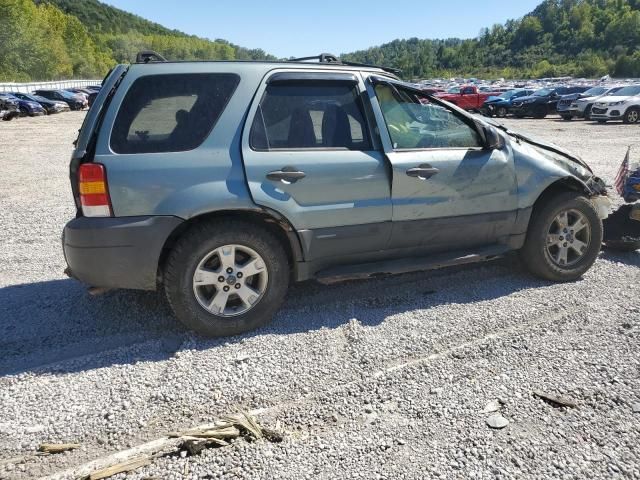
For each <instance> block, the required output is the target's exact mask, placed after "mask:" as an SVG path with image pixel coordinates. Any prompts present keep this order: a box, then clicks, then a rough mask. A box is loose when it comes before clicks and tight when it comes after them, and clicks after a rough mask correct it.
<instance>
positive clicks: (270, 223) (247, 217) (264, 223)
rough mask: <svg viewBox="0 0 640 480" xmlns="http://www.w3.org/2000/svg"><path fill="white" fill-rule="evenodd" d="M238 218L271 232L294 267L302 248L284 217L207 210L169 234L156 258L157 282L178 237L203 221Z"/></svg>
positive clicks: (264, 213) (300, 256) (265, 213)
mask: <svg viewBox="0 0 640 480" xmlns="http://www.w3.org/2000/svg"><path fill="white" fill-rule="evenodd" d="M231 218H233V219H240V220H243V221H245V222H247V223H253V224H255V225H256V226H257V227H259V228H264V229H266V230H268V231H269V232H271V233H273V234H274V235H275V236H276V238H278V240H280V242H281V243H282V245H283V246H284V248H285V251H286V253H287V258H288V260H289V265H290V266H291V267H294V266H295V265H296V262H297V261H298V260H301V259H302V249H301V246H300V240H299V239H298V235H297V234H296V232H295V230H294V229H293V227H292V226H291V225H290V224H289V222H287V221H286V220H284V219H278V218H276V217H275V216H273V215H270V214H269V213H267V212H263V211H257V210H256V211H253V210H222V211H216V212H209V213H205V214H202V215H198V216H196V217H193V218H190V219H188V220H186V221H185V222H183V223H181V224H180V225H179V226H178V227H177V228H176V229H175V230H174V231H173V232H171V235H169V237H168V238H167V240H166V242H165V243H164V246H163V247H162V251H161V252H160V259H159V260H158V275H157V278H158V283H161V282H162V278H163V276H164V267H165V264H166V262H167V258H168V257H169V253H170V252H171V250H172V249H173V247H174V245H175V244H176V242H177V241H178V239H179V238H180V237H181V236H182V235H184V234H185V233H186V232H187V231H189V230H190V229H191V228H193V227H194V226H195V225H198V224H201V223H203V222H214V221H215V222H217V221H221V220H224V219H231Z"/></svg>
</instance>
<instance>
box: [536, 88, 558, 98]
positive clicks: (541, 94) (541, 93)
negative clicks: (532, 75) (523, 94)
mask: <svg viewBox="0 0 640 480" xmlns="http://www.w3.org/2000/svg"><path fill="white" fill-rule="evenodd" d="M551 92H553V90H552V89H550V88H543V89H542V90H538V91H537V92H536V93H534V94H533V96H534V97H547V96H549V95H551Z"/></svg>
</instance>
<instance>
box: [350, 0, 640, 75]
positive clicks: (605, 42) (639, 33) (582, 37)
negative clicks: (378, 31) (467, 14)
mask: <svg viewBox="0 0 640 480" xmlns="http://www.w3.org/2000/svg"><path fill="white" fill-rule="evenodd" d="M342 57H343V58H344V59H348V60H351V61H358V62H365V63H375V64H382V65H387V66H390V67H396V68H401V69H403V72H404V73H403V75H404V76H405V77H406V78H425V77H435V76H445V77H451V76H458V75H465V76H477V77H483V76H484V77H487V76H493V77H507V78H514V77H523V78H526V77H552V76H565V75H574V76H584V77H597V76H600V75H605V74H611V75H613V76H616V77H640V0H545V1H543V2H542V3H541V4H540V5H539V6H538V7H537V8H536V9H535V10H534V11H533V12H531V13H530V14H529V15H526V16H525V17H523V18H522V19H520V20H509V21H508V22H506V23H505V24H504V25H499V24H498V25H494V26H493V27H491V28H486V29H483V31H482V32H480V35H479V36H478V38H476V39H472V40H456V39H452V40H419V39H417V38H411V39H408V40H394V41H393V42H391V43H387V44H385V45H381V46H379V47H373V48H370V49H368V50H364V51H359V52H354V53H351V54H346V55H343V56H342Z"/></svg>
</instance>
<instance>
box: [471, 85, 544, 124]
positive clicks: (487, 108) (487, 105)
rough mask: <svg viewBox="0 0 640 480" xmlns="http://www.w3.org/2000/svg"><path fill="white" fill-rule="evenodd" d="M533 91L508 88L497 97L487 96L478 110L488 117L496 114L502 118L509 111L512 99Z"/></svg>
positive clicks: (530, 93)
mask: <svg viewBox="0 0 640 480" xmlns="http://www.w3.org/2000/svg"><path fill="white" fill-rule="evenodd" d="M533 92H534V90H529V89H526V88H521V89H515V90H509V91H508V92H505V93H503V94H501V95H498V96H497V97H496V96H492V97H489V98H488V99H487V100H486V101H485V102H484V104H483V105H482V107H481V109H480V111H481V112H482V113H483V114H485V115H487V116H489V117H493V116H496V117H498V118H504V117H506V116H507V114H508V113H509V110H510V109H511V106H512V104H513V101H514V100H516V99H518V98H520V97H526V96H529V95H532V94H533Z"/></svg>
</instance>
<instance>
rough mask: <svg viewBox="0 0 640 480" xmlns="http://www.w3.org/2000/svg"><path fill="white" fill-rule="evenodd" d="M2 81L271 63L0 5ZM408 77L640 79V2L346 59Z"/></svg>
mask: <svg viewBox="0 0 640 480" xmlns="http://www.w3.org/2000/svg"><path fill="white" fill-rule="evenodd" d="M0 46H1V48H0V81H29V80H57V79H64V78H72V77H75V78H100V77H102V76H103V75H104V74H105V73H106V72H107V71H108V70H109V68H110V67H112V66H113V65H114V64H116V63H126V62H130V61H132V60H133V58H135V55H136V53H137V52H138V51H140V50H145V49H151V50H156V51H158V52H160V53H162V54H163V55H164V56H165V57H167V58H169V59H175V60H234V59H238V60H261V59H267V60H275V57H273V56H271V55H268V54H267V53H266V52H265V51H263V50H262V49H254V50H249V49H246V48H243V47H240V46H238V45H234V44H232V43H230V42H228V41H226V40H222V39H216V40H208V39H203V38H199V37H196V36H192V35H187V34H184V33H182V32H179V31H177V30H170V29H168V28H165V27H163V26H162V25H159V24H157V23H153V22H150V21H148V20H145V19H144V18H142V17H139V16H136V15H133V14H131V13H127V12H124V11H122V10H119V9H117V8H114V7H111V6H108V5H105V4H103V3H101V2H99V1H98V0H0ZM342 58H344V59H346V60H351V61H357V62H363V63H372V64H379V65H386V66H390V67H396V68H400V69H402V71H403V76H404V77H405V78H407V79H418V78H429V77H453V76H467V77H468V76H476V77H505V78H540V77H558V76H566V75H572V76H577V77H597V76H601V75H605V74H610V75H612V76H615V77H640V0H545V1H543V2H542V3H541V4H540V5H539V6H538V7H537V8H536V9H535V10H534V11H533V12H531V13H530V14H529V15H526V16H524V17H523V18H521V19H519V20H509V21H507V22H506V23H504V24H496V25H494V26H492V27H490V28H485V29H483V30H482V31H481V32H480V34H479V35H478V37H477V38H474V39H467V40H462V39H455V38H454V39H446V40H422V39H418V38H411V39H407V40H394V41H393V42H390V43H387V44H384V45H381V46H378V47H372V48H369V49H367V50H362V51H358V52H353V53H349V54H343V55H342Z"/></svg>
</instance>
